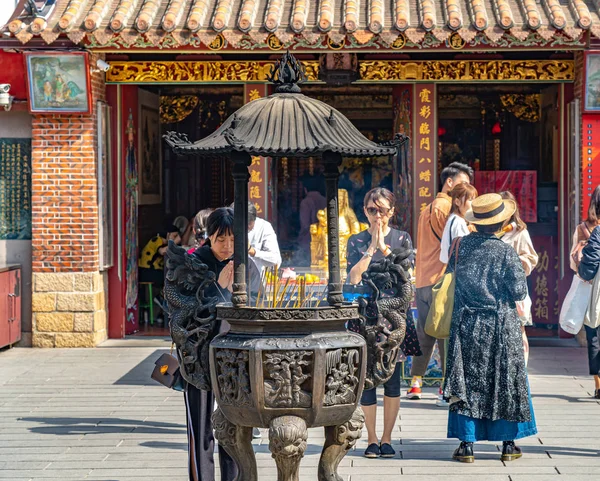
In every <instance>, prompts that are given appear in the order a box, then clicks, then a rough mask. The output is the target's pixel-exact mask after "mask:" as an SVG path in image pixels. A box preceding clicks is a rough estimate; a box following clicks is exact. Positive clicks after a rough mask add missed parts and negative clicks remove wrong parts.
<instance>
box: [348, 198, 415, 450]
mask: <svg viewBox="0 0 600 481" xmlns="http://www.w3.org/2000/svg"><path fill="white" fill-rule="evenodd" d="M395 204H396V198H395V197H394V194H392V193H391V192H390V191H389V190H387V189H384V188H382V187H377V188H375V189H373V190H370V191H369V192H367V194H366V195H365V200H364V212H365V215H366V216H367V220H368V221H369V225H370V227H369V229H367V230H365V231H363V232H361V233H359V234H354V235H352V236H350V238H349V239H348V250H347V260H348V266H347V272H348V281H349V282H350V283H351V284H358V283H359V282H361V280H362V275H363V273H364V272H366V271H367V269H368V268H369V265H370V264H371V262H373V261H378V260H381V259H384V258H385V257H387V256H389V255H390V254H391V253H392V251H394V250H395V249H402V248H403V247H404V243H405V242H406V241H408V245H409V248H411V249H412V242H411V239H410V235H409V234H408V233H406V232H402V231H400V230H397V229H394V228H392V227H390V226H389V221H390V219H391V218H392V216H393V215H394V205H395ZM412 259H413V262H414V257H413V258H412ZM401 349H402V351H403V353H404V355H406V356H420V355H421V350H420V348H419V340H418V338H417V331H416V328H415V323H414V319H413V317H412V314H411V312H410V311H409V313H408V315H407V319H406V337H405V339H404V342H403V343H402V345H401ZM401 371H402V363H400V362H399V363H398V364H396V369H395V370H394V373H393V374H392V377H391V378H390V379H389V381H388V382H386V383H385V384H384V386H383V387H384V397H383V435H382V436H381V444H380V443H379V439H378V437H377V431H376V418H377V395H376V390H375V388H373V389H369V390H366V391H365V392H364V393H363V395H362V398H361V401H360V402H361V405H362V408H363V411H364V413H365V425H366V427H367V432H368V436H369V438H368V441H369V445H368V447H367V449H366V450H365V457H367V458H377V457H379V456H381V457H383V458H393V457H394V456H395V455H396V452H395V451H394V448H392V431H393V429H394V425H395V424H396V419H397V418H398V411H399V410H400V377H401V374H402V372H401Z"/></svg>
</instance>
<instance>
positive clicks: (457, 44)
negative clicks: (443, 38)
mask: <svg viewBox="0 0 600 481" xmlns="http://www.w3.org/2000/svg"><path fill="white" fill-rule="evenodd" d="M448 43H449V44H450V46H451V47H452V48H453V49H454V50H460V49H462V48H464V47H465V45H466V44H467V42H466V41H465V39H464V38H462V37H461V36H460V35H459V34H458V33H456V32H454V33H453V34H452V35H450V40H449V41H448Z"/></svg>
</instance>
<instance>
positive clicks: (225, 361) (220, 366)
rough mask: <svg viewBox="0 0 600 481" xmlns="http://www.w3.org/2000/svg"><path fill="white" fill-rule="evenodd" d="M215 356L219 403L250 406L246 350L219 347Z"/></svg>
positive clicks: (250, 392)
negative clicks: (219, 395)
mask: <svg viewBox="0 0 600 481" xmlns="http://www.w3.org/2000/svg"><path fill="white" fill-rule="evenodd" d="M215 358H216V360H217V381H218V383H219V391H220V394H221V404H229V405H234V406H252V404H253V403H252V397H251V394H252V391H251V389H250V375H249V355H248V351H241V350H237V349H219V350H217V351H216V355H215Z"/></svg>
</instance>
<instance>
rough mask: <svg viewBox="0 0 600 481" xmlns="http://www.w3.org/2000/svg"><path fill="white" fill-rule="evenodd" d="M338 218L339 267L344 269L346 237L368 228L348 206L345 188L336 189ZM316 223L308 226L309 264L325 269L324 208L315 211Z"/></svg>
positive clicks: (325, 227)
mask: <svg viewBox="0 0 600 481" xmlns="http://www.w3.org/2000/svg"><path fill="white" fill-rule="evenodd" d="M338 203H339V209H338V210H339V219H338V228H339V236H340V268H341V270H342V271H345V270H346V266H347V265H348V261H347V258H346V252H347V249H348V239H349V238H350V236H351V235H354V234H358V233H359V232H362V231H364V230H366V229H368V228H369V226H368V225H367V224H363V223H361V222H358V219H357V218H356V214H355V213H354V211H353V210H352V209H351V208H350V201H349V198H348V191H347V190H346V189H339V190H338ZM317 219H318V220H319V222H318V223H317V224H312V225H311V226H310V239H311V240H310V259H311V261H310V266H311V267H312V268H313V269H322V270H326V269H327V267H328V266H327V264H328V262H329V259H328V256H327V215H326V212H325V210H320V211H319V212H317Z"/></svg>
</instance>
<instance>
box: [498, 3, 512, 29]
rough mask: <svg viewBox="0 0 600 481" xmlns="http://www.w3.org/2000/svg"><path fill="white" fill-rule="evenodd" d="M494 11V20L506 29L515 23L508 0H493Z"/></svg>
mask: <svg viewBox="0 0 600 481" xmlns="http://www.w3.org/2000/svg"><path fill="white" fill-rule="evenodd" d="M493 3H494V13H495V14H496V20H497V21H498V24H499V25H500V27H501V28H503V29H504V30H508V29H510V28H512V27H513V26H514V24H515V18H514V16H513V13H512V9H511V8H510V3H509V1H508V0H495V1H494V2H493Z"/></svg>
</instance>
